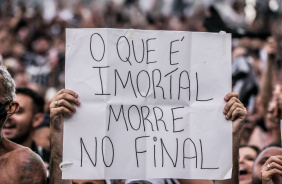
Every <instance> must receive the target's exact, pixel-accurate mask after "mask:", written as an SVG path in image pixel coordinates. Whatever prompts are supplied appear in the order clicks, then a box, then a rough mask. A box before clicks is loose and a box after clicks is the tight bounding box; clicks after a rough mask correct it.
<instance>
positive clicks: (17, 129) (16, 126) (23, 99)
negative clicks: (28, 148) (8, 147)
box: [2, 94, 33, 144]
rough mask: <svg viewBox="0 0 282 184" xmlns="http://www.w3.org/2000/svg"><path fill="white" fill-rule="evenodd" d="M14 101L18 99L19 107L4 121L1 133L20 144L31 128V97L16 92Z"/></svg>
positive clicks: (28, 134)
mask: <svg viewBox="0 0 282 184" xmlns="http://www.w3.org/2000/svg"><path fill="white" fill-rule="evenodd" d="M15 101H18V103H19V104H20V108H19V110H18V112H17V113H15V114H14V115H13V116H11V117H10V118H9V119H8V120H7V121H6V123H5V124H4V127H3V129H2V133H3V136H4V137H5V138H7V139H10V140H11V141H13V142H16V143H18V144H21V143H22V142H24V141H25V140H26V138H27V137H29V136H30V132H31V130H32V119H33V111H32V110H33V108H32V99H31V98H30V97H28V96H26V95H23V94H17V95H16V98H15Z"/></svg>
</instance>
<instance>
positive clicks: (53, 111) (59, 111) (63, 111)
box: [50, 106, 73, 120]
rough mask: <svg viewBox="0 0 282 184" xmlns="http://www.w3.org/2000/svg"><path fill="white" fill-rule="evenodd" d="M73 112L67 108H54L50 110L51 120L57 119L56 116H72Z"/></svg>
mask: <svg viewBox="0 0 282 184" xmlns="http://www.w3.org/2000/svg"><path fill="white" fill-rule="evenodd" d="M72 114H73V113H72V112H71V111H70V110H69V109H68V108H65V107H63V106H62V107H58V108H53V109H51V110H50V116H51V120H52V119H53V118H55V117H56V116H60V115H63V116H66V115H68V116H72Z"/></svg>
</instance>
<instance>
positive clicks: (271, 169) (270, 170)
mask: <svg viewBox="0 0 282 184" xmlns="http://www.w3.org/2000/svg"><path fill="white" fill-rule="evenodd" d="M278 183H282V148H281V146H280V145H277V146H269V147H267V148H265V149H264V150H262V152H261V153H260V154H259V155H258V157H257V158H256V160H255V163H254V167H253V184H278Z"/></svg>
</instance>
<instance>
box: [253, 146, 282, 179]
mask: <svg viewBox="0 0 282 184" xmlns="http://www.w3.org/2000/svg"><path fill="white" fill-rule="evenodd" d="M277 155H282V148H279V147H269V148H267V149H265V150H263V151H262V152H261V153H260V154H259V155H258V157H257V159H256V160H255V163H254V167H253V183H254V184H259V183H262V182H261V167H262V166H263V164H264V163H265V162H266V161H267V160H268V159H269V157H271V156H277Z"/></svg>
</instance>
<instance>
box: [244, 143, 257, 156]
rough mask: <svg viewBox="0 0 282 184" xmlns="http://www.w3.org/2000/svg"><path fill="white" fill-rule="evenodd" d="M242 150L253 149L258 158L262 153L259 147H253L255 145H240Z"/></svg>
mask: <svg viewBox="0 0 282 184" xmlns="http://www.w3.org/2000/svg"><path fill="white" fill-rule="evenodd" d="M240 148H251V149H253V150H254V151H255V152H256V153H257V156H258V155H259V153H260V149H259V148H258V147H256V146H253V145H240V147H239V149H240Z"/></svg>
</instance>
